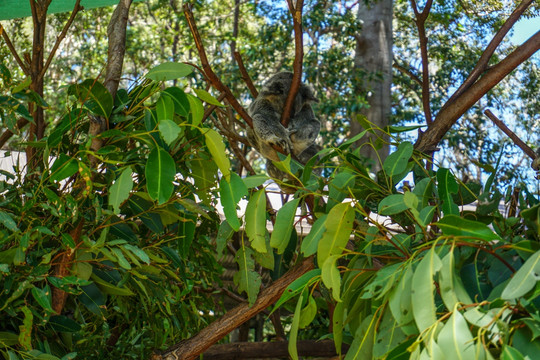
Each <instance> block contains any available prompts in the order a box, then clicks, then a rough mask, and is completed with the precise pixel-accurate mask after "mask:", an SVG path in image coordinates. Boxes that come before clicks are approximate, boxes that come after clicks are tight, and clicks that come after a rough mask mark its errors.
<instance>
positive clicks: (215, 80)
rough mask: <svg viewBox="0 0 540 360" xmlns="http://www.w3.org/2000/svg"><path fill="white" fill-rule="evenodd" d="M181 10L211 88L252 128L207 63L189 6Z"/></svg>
mask: <svg viewBox="0 0 540 360" xmlns="http://www.w3.org/2000/svg"><path fill="white" fill-rule="evenodd" d="M183 8H184V15H185V16H186V20H187V22H188V26H189V29H190V31H191V34H192V35H193V39H194V40H195V46H196V47H197V51H198V52H199V58H200V59H201V63H202V67H203V69H204V73H205V74H206V76H207V77H208V79H209V80H210V83H211V84H212V86H214V87H215V88H216V89H217V90H218V91H220V92H222V93H224V94H225V98H226V99H227V101H228V102H229V104H231V106H232V107H233V108H234V110H236V112H237V113H238V114H239V115H240V116H241V117H242V118H243V119H244V121H245V122H246V123H247V124H248V125H249V127H251V128H253V120H252V119H251V116H249V115H248V113H247V112H246V110H245V109H244V108H243V107H242V106H241V105H240V104H239V103H238V100H236V98H235V97H234V95H233V94H232V92H231V90H230V89H229V88H228V87H227V86H225V85H224V84H223V83H222V82H221V80H220V79H219V77H218V76H217V75H216V74H215V73H214V71H213V70H212V67H211V66H210V64H209V63H208V58H207V56H206V51H205V50H204V47H203V44H202V40H201V36H200V35H199V31H198V30H197V25H196V24H195V18H194V17H193V12H192V11H191V5H190V4H188V3H185V4H184V5H183Z"/></svg>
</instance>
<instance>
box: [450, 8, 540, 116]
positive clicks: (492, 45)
mask: <svg viewBox="0 0 540 360" xmlns="http://www.w3.org/2000/svg"><path fill="white" fill-rule="evenodd" d="M532 2H533V0H524V1H522V2H521V3H520V4H519V5H518V7H517V8H516V9H515V10H514V12H513V13H512V14H511V15H510V16H509V17H508V19H507V20H506V21H505V23H504V24H503V25H502V26H501V28H500V29H499V31H497V33H496V34H495V36H494V37H493V39H491V41H490V42H489V44H488V46H487V47H486V49H485V50H484V52H483V53H482V56H480V59H479V60H478V63H477V64H476V66H475V67H474V69H473V70H472V71H471V73H470V74H469V76H468V77H467V79H465V81H464V82H463V84H461V86H460V87H459V88H458V89H457V90H456V92H455V93H454V94H453V95H452V96H451V97H450V99H448V101H447V102H446V104H445V106H447V105H450V104H451V103H452V102H454V100H456V98H457V97H458V96H460V95H461V94H463V92H464V91H465V90H467V89H468V88H470V87H471V86H472V84H474V83H475V82H476V80H478V78H479V77H480V75H481V74H482V73H483V72H484V71H485V70H486V69H487V66H488V63H489V59H491V56H492V55H493V53H494V52H495V50H496V49H497V47H498V46H499V45H500V43H501V42H502V40H503V39H504V37H505V36H506V34H507V33H508V31H510V29H511V28H512V26H514V24H515V23H516V21H518V20H519V18H520V17H521V15H523V13H524V12H525V10H527V8H528V7H529V5H531V3H532Z"/></svg>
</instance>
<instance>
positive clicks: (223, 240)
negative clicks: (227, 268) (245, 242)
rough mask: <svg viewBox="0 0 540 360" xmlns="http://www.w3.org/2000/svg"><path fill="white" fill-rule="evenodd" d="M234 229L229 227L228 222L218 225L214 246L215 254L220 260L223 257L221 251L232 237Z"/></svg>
mask: <svg viewBox="0 0 540 360" xmlns="http://www.w3.org/2000/svg"><path fill="white" fill-rule="evenodd" d="M233 234H234V229H233V228H232V227H231V225H230V224H229V222H228V221H227V220H225V221H222V222H221V224H220V225H219V229H218V233H217V236H216V245H217V253H218V258H220V257H221V256H222V255H223V250H224V249H225V246H226V245H227V241H229V239H230V238H231V237H232V236H233Z"/></svg>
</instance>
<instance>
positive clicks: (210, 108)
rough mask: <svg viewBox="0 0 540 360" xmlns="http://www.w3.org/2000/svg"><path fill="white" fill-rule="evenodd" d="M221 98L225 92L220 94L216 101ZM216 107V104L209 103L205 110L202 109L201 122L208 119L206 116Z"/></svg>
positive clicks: (223, 97)
mask: <svg viewBox="0 0 540 360" xmlns="http://www.w3.org/2000/svg"><path fill="white" fill-rule="evenodd" d="M223 99H225V94H223V93H222V94H220V95H219V96H218V98H217V100H218V101H223ZM216 108H217V105H210V106H208V107H207V108H206V109H205V110H204V114H203V117H202V120H201V122H204V120H206V119H208V117H209V116H210V114H212V113H213V112H214V110H216Z"/></svg>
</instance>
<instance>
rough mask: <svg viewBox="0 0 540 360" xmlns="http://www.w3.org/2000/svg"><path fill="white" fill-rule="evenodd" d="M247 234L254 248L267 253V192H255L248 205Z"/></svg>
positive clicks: (262, 190)
mask: <svg viewBox="0 0 540 360" xmlns="http://www.w3.org/2000/svg"><path fill="white" fill-rule="evenodd" d="M246 234H247V236H248V238H249V241H251V246H252V247H253V249H255V250H256V251H258V252H260V253H266V252H267V251H268V250H267V249H266V240H265V238H266V192H265V191H264V189H261V190H259V191H257V192H256V193H254V194H253V195H252V196H251V199H250V200H249V203H248V204H247V207H246Z"/></svg>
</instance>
